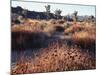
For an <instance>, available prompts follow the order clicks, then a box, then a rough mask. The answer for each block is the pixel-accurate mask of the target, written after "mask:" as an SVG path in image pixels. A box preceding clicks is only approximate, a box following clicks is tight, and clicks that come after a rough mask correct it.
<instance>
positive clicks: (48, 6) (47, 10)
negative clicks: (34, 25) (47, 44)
mask: <svg viewBox="0 0 100 75" xmlns="http://www.w3.org/2000/svg"><path fill="white" fill-rule="evenodd" d="M45 8H46V16H47V19H49V18H50V15H49V14H50V5H47V6H45Z"/></svg>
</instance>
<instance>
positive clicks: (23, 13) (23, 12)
mask: <svg viewBox="0 0 100 75" xmlns="http://www.w3.org/2000/svg"><path fill="white" fill-rule="evenodd" d="M27 11H28V10H26V9H24V10H22V15H23V16H24V18H25V19H26V18H27Z"/></svg>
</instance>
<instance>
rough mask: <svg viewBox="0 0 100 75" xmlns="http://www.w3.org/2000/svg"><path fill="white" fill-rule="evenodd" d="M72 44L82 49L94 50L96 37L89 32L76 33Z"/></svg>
mask: <svg viewBox="0 0 100 75" xmlns="http://www.w3.org/2000/svg"><path fill="white" fill-rule="evenodd" d="M72 42H73V44H76V45H78V46H81V47H82V48H93V47H95V42H96V36H95V34H93V33H89V32H88V31H81V32H76V33H75V34H73V35H72Z"/></svg>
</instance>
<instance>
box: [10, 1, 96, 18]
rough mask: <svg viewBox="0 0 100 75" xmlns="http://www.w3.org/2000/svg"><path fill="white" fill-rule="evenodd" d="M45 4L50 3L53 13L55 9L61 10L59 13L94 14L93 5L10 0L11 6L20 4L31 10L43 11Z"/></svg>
mask: <svg viewBox="0 0 100 75" xmlns="http://www.w3.org/2000/svg"><path fill="white" fill-rule="evenodd" d="M45 5H51V8H50V10H51V12H52V13H54V11H55V10H56V9H60V10H62V13H61V15H68V14H69V15H71V14H72V13H73V12H74V11H78V15H80V16H84V15H88V16H90V15H94V16H95V6H93V5H73V4H56V3H40V2H34V1H33V2H32V1H31V2H29V1H12V3H11V6H12V7H17V6H21V7H22V8H24V9H28V10H31V11H38V12H44V11H46V9H45Z"/></svg>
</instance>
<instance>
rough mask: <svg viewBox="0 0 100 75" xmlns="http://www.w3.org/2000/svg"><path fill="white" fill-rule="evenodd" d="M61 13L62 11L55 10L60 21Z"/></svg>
mask: <svg viewBox="0 0 100 75" xmlns="http://www.w3.org/2000/svg"><path fill="white" fill-rule="evenodd" d="M61 12H62V11H61V10H60V9H56V10H55V15H56V18H57V19H59V17H60V16H61Z"/></svg>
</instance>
